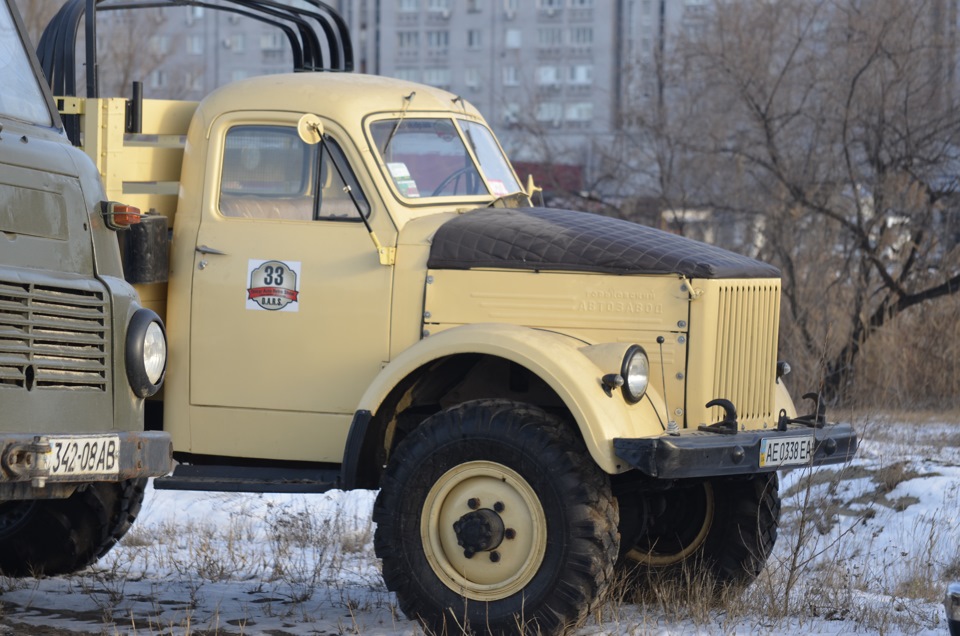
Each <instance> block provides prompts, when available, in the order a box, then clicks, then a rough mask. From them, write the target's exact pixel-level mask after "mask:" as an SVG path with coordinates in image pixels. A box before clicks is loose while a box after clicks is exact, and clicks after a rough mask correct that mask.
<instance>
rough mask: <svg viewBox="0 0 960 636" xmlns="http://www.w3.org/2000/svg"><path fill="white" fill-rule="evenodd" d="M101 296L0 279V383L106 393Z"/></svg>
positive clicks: (104, 306)
mask: <svg viewBox="0 0 960 636" xmlns="http://www.w3.org/2000/svg"><path fill="white" fill-rule="evenodd" d="M108 325H109V321H108V320H107V303H106V300H105V299H104V294H103V293H101V292H97V291H91V290H84V289H69V288H64V287H57V286H51V285H39V284H34V283H19V282H7V281H0V387H4V386H13V387H21V388H25V389H28V390H33V389H53V388H55V389H71V390H96V391H106V390H107V382H108V379H109V378H108V364H107V358H108V342H109V327H108Z"/></svg>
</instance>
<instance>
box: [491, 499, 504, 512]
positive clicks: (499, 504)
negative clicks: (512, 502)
mask: <svg viewBox="0 0 960 636" xmlns="http://www.w3.org/2000/svg"><path fill="white" fill-rule="evenodd" d="M504 508H506V506H504V505H503V502H502V501H498V502H497V503H495V504H493V509H494V510H495V511H496V512H503V510H504Z"/></svg>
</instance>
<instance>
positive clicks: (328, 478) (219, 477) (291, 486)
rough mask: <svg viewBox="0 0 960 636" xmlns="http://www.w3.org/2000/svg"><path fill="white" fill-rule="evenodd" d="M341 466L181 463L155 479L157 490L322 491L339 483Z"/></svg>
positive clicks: (335, 486) (154, 483)
mask: <svg viewBox="0 0 960 636" xmlns="http://www.w3.org/2000/svg"><path fill="white" fill-rule="evenodd" d="M339 481H340V471H339V470H323V469H306V468H259V467H249V466H195V465H191V464H180V465H178V466H177V467H176V468H175V469H174V471H173V474H172V475H170V476H168V477H158V478H157V479H154V481H153V487H154V488H156V489H157V490H219V491H223V492H282V493H320V492H326V491H328V490H333V489H334V488H337V487H338V486H339Z"/></svg>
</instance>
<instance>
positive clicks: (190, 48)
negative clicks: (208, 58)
mask: <svg viewBox="0 0 960 636" xmlns="http://www.w3.org/2000/svg"><path fill="white" fill-rule="evenodd" d="M203 45H204V41H203V36H202V35H191V36H190V37H188V38H187V53H189V54H190V55H203V54H204V52H205V51H204V50H203V49H204V46H203Z"/></svg>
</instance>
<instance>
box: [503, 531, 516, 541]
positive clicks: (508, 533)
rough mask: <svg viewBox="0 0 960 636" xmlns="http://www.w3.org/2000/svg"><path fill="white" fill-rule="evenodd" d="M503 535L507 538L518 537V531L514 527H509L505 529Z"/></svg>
mask: <svg viewBox="0 0 960 636" xmlns="http://www.w3.org/2000/svg"><path fill="white" fill-rule="evenodd" d="M503 536H504V537H505V538H507V539H516V538H517V531H516V530H514V529H513V528H507V529H506V530H504V531H503Z"/></svg>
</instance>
